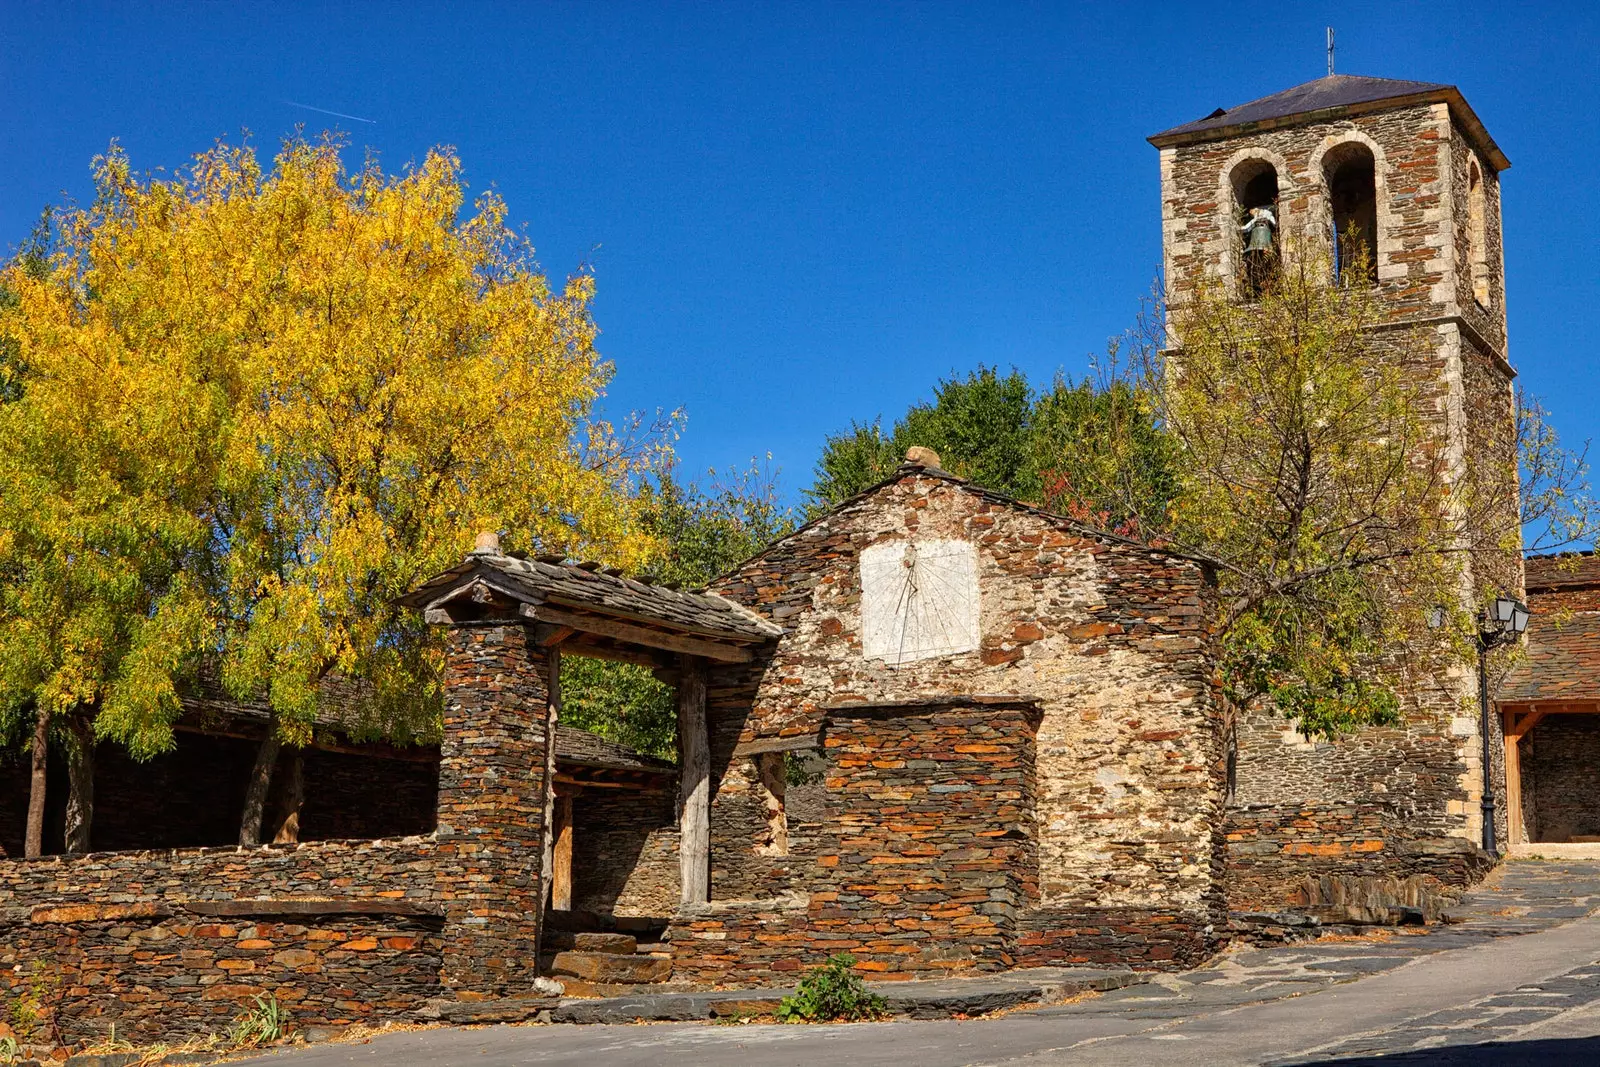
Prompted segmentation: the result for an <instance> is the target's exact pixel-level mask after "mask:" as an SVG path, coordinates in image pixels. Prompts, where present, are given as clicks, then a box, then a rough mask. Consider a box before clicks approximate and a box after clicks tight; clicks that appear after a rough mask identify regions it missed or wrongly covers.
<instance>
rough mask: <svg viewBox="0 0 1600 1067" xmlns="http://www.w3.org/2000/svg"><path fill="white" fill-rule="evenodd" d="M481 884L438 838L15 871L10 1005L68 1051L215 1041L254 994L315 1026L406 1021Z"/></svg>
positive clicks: (195, 853)
mask: <svg viewBox="0 0 1600 1067" xmlns="http://www.w3.org/2000/svg"><path fill="white" fill-rule="evenodd" d="M473 881H474V874H473V871H472V868H471V865H470V861H468V860H464V859H463V857H462V856H461V855H460V854H459V853H458V852H457V850H456V848H455V847H454V846H452V845H448V844H445V843H441V842H439V841H436V840H434V839H433V838H403V839H398V840H391V841H363V842H319V843H315V844H301V845H284V846H270V847H265V848H259V849H250V850H241V849H238V848H211V849H185V850H178V851H156V852H116V853H89V854H87V855H83V856H69V857H47V858H45V859H40V860H10V861H6V862H3V863H0V1003H4V1004H5V1005H7V1006H8V1010H9V1012H10V1013H11V1014H12V1015H13V1016H16V1015H17V1013H18V1011H19V1009H25V1007H26V1005H27V1004H28V1003H30V1002H37V1004H36V1007H37V1009H38V1010H39V1011H41V1012H43V1013H44V1015H46V1016H47V1017H48V1019H49V1021H50V1024H51V1025H52V1026H53V1027H54V1028H55V1029H56V1030H57V1031H58V1036H59V1038H60V1039H61V1040H62V1041H65V1042H76V1041H87V1040H93V1039H94V1038H97V1037H103V1036H105V1035H106V1034H107V1033H109V1031H110V1028H111V1026H112V1025H113V1024H115V1026H116V1029H117V1033H118V1034H119V1035H122V1034H126V1035H129V1036H130V1037H131V1036H133V1035H135V1034H137V1035H139V1036H140V1037H143V1038H148V1039H151V1040H155V1039H157V1038H165V1037H167V1036H168V1035H193V1034H201V1033H207V1032H216V1031H217V1030H219V1029H222V1028H225V1025H226V1022H227V1020H229V1019H231V1018H232V1017H233V1016H235V1015H236V1014H237V1013H238V1012H239V1011H240V1010H241V1009H244V1008H246V1007H249V1006H250V1004H251V1002H252V1001H251V998H252V997H254V996H257V995H270V996H273V997H275V998H276V999H277V1000H278V1001H279V1002H280V1003H281V1004H283V1005H284V1006H285V1007H287V1008H288V1009H289V1010H290V1011H291V1012H292V1013H293V1014H294V1017H295V1021H296V1022H297V1023H298V1024H302V1025H303V1024H307V1023H316V1022H354V1021H361V1020H366V1021H371V1020H375V1019H381V1018H386V1017H388V1018H393V1017H396V1016H398V1015H399V1014H401V1013H402V1012H404V1011H406V1010H409V1009H411V1008H415V1007H417V1006H419V1005H420V1003H421V1001H422V1000H424V999H426V998H427V997H430V996H435V995H438V993H439V992H440V990H441V981H442V977H441V955H442V951H443V931H444V928H445V925H446V923H447V922H449V921H450V920H451V919H452V918H453V919H454V920H455V921H456V922H457V923H460V922H463V921H468V920H470V918H471V916H470V915H469V914H468V909H467V907H466V906H465V903H464V902H463V900H462V898H466V897H468V896H470V894H471V893H472V891H473V884H472V883H473ZM23 1014H24V1015H25V1014H27V1012H26V1010H24V1011H23ZM8 1021H10V1022H11V1024H12V1025H13V1026H14V1027H15V1026H17V1025H18V1024H19V1023H22V1022H26V1020H25V1019H16V1018H14V1019H12V1020H8Z"/></svg>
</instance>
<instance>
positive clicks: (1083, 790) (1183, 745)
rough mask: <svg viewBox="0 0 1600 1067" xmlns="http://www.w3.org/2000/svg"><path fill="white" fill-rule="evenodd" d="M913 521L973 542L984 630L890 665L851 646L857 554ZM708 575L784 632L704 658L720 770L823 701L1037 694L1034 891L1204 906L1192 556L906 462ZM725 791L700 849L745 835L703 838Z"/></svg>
mask: <svg viewBox="0 0 1600 1067" xmlns="http://www.w3.org/2000/svg"><path fill="white" fill-rule="evenodd" d="M916 537H923V538H955V539H963V540H969V541H972V542H974V543H975V544H977V545H978V547H979V583H980V587H981V589H982V590H983V593H982V597H983V599H982V604H981V643H980V647H979V648H978V649H977V650H976V651H974V652H971V653H965V654H961V655H956V656H951V657H949V658H947V659H931V660H920V661H915V662H912V663H909V664H905V665H902V666H893V667H891V666H888V665H886V664H885V663H884V662H882V661H877V660H868V659H866V658H865V657H864V656H863V655H862V653H861V638H860V632H861V589H860V571H859V565H858V560H859V556H860V553H861V551H862V550H863V549H864V548H866V547H867V546H868V545H871V544H875V543H878V542H881V541H887V540H893V539H908V538H916ZM715 591H717V592H720V593H722V594H724V595H726V596H729V597H731V598H732V599H734V600H737V601H739V602H740V603H743V604H745V605H747V606H749V607H752V608H754V609H755V610H757V611H759V612H761V613H762V614H763V615H765V616H767V617H768V618H770V619H772V620H773V621H774V622H777V623H780V624H782V625H784V626H787V627H790V628H791V633H790V634H788V635H787V636H785V637H784V638H783V639H782V640H781V641H780V642H779V644H778V646H777V648H776V650H775V651H773V652H772V653H771V654H770V659H765V660H763V661H761V662H758V663H756V664H752V665H749V666H748V667H739V668H734V669H719V670H718V671H716V672H715V674H714V676H713V679H712V684H711V688H710V696H709V702H708V709H709V715H710V717H711V723H712V735H713V737H712V755H713V769H714V771H718V770H722V769H724V768H726V767H727V766H728V764H729V762H730V760H731V758H732V757H731V753H732V751H733V748H734V746H735V745H736V744H738V743H740V742H749V741H754V740H756V739H760V738H781V737H801V736H815V735H816V734H817V732H818V730H819V728H820V726H821V721H822V718H823V716H824V714H825V713H826V711H825V709H826V707H827V705H829V704H833V703H838V702H843V701H862V702H874V701H883V700H893V699H898V698H907V697H937V696H941V695H947V694H964V693H972V694H977V693H1007V694H1015V695H1020V696H1027V697H1033V698H1037V699H1038V701H1039V702H1040V708H1041V710H1042V712H1043V720H1042V722H1041V724H1040V727H1039V735H1038V767H1039V770H1038V776H1039V785H1038V824H1039V846H1038V847H1039V857H1040V898H1041V901H1042V902H1043V903H1045V904H1048V905H1050V906H1066V905H1080V906H1085V907H1140V906H1149V905H1154V906H1157V907H1169V906H1173V904H1174V903H1175V902H1181V904H1182V905H1183V906H1185V907H1189V908H1193V909H1197V910H1204V909H1205V907H1206V906H1207V903H1206V902H1207V901H1208V900H1209V899H1210V897H1211V894H1212V893H1213V890H1214V882H1213V878H1212V871H1211V862H1212V855H1213V851H1214V846H1215V842H1214V840H1213V836H1212V834H1213V828H1214V825H1215V820H1216V815H1217V812H1218V810H1219V802H1220V793H1221V758H1220V747H1219V743H1218V737H1217V732H1218V731H1217V723H1216V718H1215V715H1216V703H1215V700H1214V695H1213V691H1212V685H1213V681H1214V680H1213V677H1212V673H1213V667H1212V658H1211V652H1210V646H1209V639H1208V630H1207V627H1208V625H1209V621H1208V620H1209V615H1208V612H1209V610H1210V608H1211V607H1212V599H1211V598H1212V596H1213V592H1212V587H1211V585H1210V584H1209V583H1208V582H1207V580H1206V578H1205V576H1204V575H1203V574H1202V573H1201V571H1200V568H1199V567H1197V566H1196V565H1194V564H1192V563H1188V562H1186V561H1182V560H1178V559H1173V558H1170V557H1165V556H1161V555H1159V554H1156V553H1151V552H1148V551H1145V550H1142V549H1138V548H1134V547H1129V546H1124V545H1121V544H1118V543H1116V542H1112V541H1108V540H1104V539H1099V538H1095V537H1092V536H1088V535H1085V534H1082V533H1079V532H1077V531H1076V530H1075V529H1074V528H1071V527H1068V526H1065V525H1064V524H1061V523H1059V522H1057V521H1054V520H1051V519H1048V518H1046V517H1042V516H1040V515H1038V514H1036V513H1034V512H1031V511H1029V510H1026V509H1023V508H1019V507H1015V506H1012V505H1008V504H1005V503H1002V502H998V501H996V500H994V499H992V498H988V497H985V496H982V495H980V494H978V493H976V492H972V491H969V490H967V489H965V488H963V487H961V486H960V485H957V484H954V483H952V482H951V481H949V480H947V479H944V478H940V477H936V476H929V475H922V474H917V475H912V476H908V477H905V478H902V479H900V480H898V481H896V482H893V483H891V484H889V485H887V486H885V487H883V488H881V489H879V490H878V491H876V492H874V493H872V494H870V495H869V496H867V497H865V498H863V499H859V500H857V501H855V502H853V503H850V504H848V505H846V506H845V507H844V508H842V509H840V510H839V511H837V512H834V513H831V514H829V515H827V516H825V517H824V518H822V519H821V520H819V521H818V522H816V523H814V524H812V525H810V526H808V527H805V528H804V529H802V530H801V531H799V532H798V533H796V534H794V535H792V536H791V537H789V538H787V539H785V540H784V541H782V542H780V543H779V544H778V545H776V546H775V547H773V548H772V549H770V550H769V551H768V552H766V553H764V554H763V555H762V556H759V557H757V558H756V559H754V560H752V561H750V562H749V563H747V564H746V565H745V566H744V567H742V568H741V569H740V570H739V571H737V572H736V573H734V574H733V575H731V576H730V577H728V578H726V579H724V580H723V581H722V582H720V583H719V584H718V586H717V587H716V590H715ZM720 799H721V789H720V788H719V789H718V790H717V792H716V793H715V794H714V799H713V813H712V828H713V836H714V840H713V863H716V862H717V858H716V853H717V852H724V853H726V852H745V851H748V845H747V844H746V843H745V842H743V841H738V840H728V839H726V838H718V837H717V836H716V835H717V833H718V830H717V828H718V824H719V821H720V820H719V817H718V814H717V811H716V807H715V805H716V804H717V803H719V802H720ZM757 895H761V896H768V895H772V894H771V893H770V892H768V893H761V894H757Z"/></svg>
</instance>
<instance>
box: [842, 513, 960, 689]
mask: <svg viewBox="0 0 1600 1067" xmlns="http://www.w3.org/2000/svg"><path fill="white" fill-rule="evenodd" d="M978 638H979V634H978V549H977V546H976V545H974V544H972V542H970V541H946V540H928V541H883V542H880V543H878V544H875V545H872V546H870V547H868V548H867V549H865V550H864V551H862V553H861V651H862V653H863V654H864V655H865V656H866V657H867V658H868V659H881V660H883V661H884V662H885V663H887V664H889V665H890V666H894V665H896V664H901V663H911V662H913V661H915V660H921V659H935V658H938V657H941V656H953V655H956V654H957V653H960V652H971V651H973V650H974V649H976V648H977V647H978Z"/></svg>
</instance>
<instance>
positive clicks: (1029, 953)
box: [1017, 908, 1221, 970]
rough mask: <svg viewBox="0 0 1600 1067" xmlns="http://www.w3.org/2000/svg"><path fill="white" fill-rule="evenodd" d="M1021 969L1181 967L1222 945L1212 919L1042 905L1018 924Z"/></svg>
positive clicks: (1177, 913) (1150, 911)
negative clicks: (1084, 966) (1044, 907)
mask: <svg viewBox="0 0 1600 1067" xmlns="http://www.w3.org/2000/svg"><path fill="white" fill-rule="evenodd" d="M1017 929H1018V935H1017V963H1018V965H1019V966H1022V967H1073V966H1083V965H1092V966H1097V967H1133V968H1135V969H1141V970H1181V969H1183V968H1187V967H1194V966H1197V965H1199V964H1200V963H1201V962H1203V961H1204V960H1205V959H1206V957H1208V956H1210V955H1211V954H1212V953H1213V952H1215V951H1216V950H1217V948H1218V947H1219V946H1220V944H1221V938H1220V937H1219V935H1218V934H1217V932H1216V929H1215V925H1214V923H1213V921H1212V917H1211V916H1209V915H1206V914H1204V913H1198V912H1182V911H1163V910H1157V909H1134V908H1098V909H1096V908H1089V909H1079V910H1068V909H1058V908H1048V909H1041V910H1039V911H1035V912H1031V913H1029V914H1028V915H1025V916H1023V917H1022V918H1021V919H1020V920H1019V921H1018V924H1017Z"/></svg>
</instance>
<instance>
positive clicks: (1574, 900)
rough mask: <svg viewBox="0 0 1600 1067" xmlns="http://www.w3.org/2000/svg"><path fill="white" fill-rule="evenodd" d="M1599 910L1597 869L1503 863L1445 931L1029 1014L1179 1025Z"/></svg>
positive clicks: (1262, 953)
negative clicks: (1197, 1015) (1114, 1017)
mask: <svg viewBox="0 0 1600 1067" xmlns="http://www.w3.org/2000/svg"><path fill="white" fill-rule="evenodd" d="M1596 910H1600V863H1594V864H1562V865H1554V864H1548V863H1536V862H1516V863H1508V864H1506V865H1505V866H1504V867H1502V868H1500V869H1499V870H1498V871H1496V872H1495V873H1494V874H1492V875H1490V877H1489V878H1488V879H1487V880H1485V882H1484V883H1483V884H1482V885H1480V886H1479V887H1478V888H1477V889H1475V890H1473V891H1472V892H1471V893H1469V894H1468V895H1467V896H1466V897H1465V898H1464V899H1463V900H1462V901H1461V903H1460V904H1458V905H1457V906H1456V907H1454V908H1451V909H1450V911H1449V912H1448V917H1449V919H1450V920H1451V921H1450V923H1449V925H1446V926H1443V927H1435V928H1433V929H1428V930H1424V929H1423V928H1421V927H1413V928H1402V929H1399V930H1395V931H1393V932H1388V931H1384V932H1381V933H1379V934H1377V935H1371V936H1367V937H1362V938H1359V939H1356V938H1350V939H1339V938H1323V939H1321V940H1318V941H1310V942H1305V943H1303V944H1297V945H1288V946H1282V947H1275V948H1266V949H1245V950H1243V951H1237V952H1230V953H1226V954H1224V955H1223V956H1222V957H1220V958H1219V959H1217V960H1215V961H1214V962H1212V963H1211V964H1210V965H1208V966H1205V967H1202V968H1200V969H1198V970H1194V971H1188V972H1186V973H1184V974H1175V975H1160V976H1158V977H1157V978H1155V979H1154V980H1153V981H1151V982H1149V983H1148V984H1144V985H1137V986H1130V987H1128V988H1126V989H1120V990H1116V991H1114V992H1111V993H1107V994H1105V995H1104V996H1101V997H1097V998H1095V999H1093V1000H1090V1001H1084V1002H1081V1003H1077V1004H1067V1005H1062V1006H1060V1007H1056V1008H1040V1009H1036V1010H1035V1011H1034V1012H1033V1013H1032V1014H1037V1015H1043V1016H1070V1015H1083V1014H1117V1015H1123V1016H1125V1017H1131V1018H1142V1019H1176V1018H1182V1017H1184V1016H1188V1015H1193V1014H1195V1013H1196V1012H1201V1011H1206V1010H1216V1009H1220V1008H1230V1007H1241V1006H1243V1005H1247V1004H1260V1003H1264V1002H1266V1001H1271V1000H1279V999H1282V998H1284V997H1298V996H1304V995H1306V994H1308V993H1315V992H1317V991H1319V990H1322V989H1325V988H1328V987H1329V986H1333V985H1338V984H1341V983H1344V982H1349V981H1352V980H1354V979H1357V978H1362V977H1367V976H1370V975H1375V974H1381V973H1383V972H1385V971H1390V970H1394V969H1395V968H1397V967H1403V966H1405V965H1406V964H1408V963H1411V962H1412V961H1414V960H1417V959H1419V958H1422V957H1424V956H1431V955H1433V954H1435V953H1439V952H1450V951H1454V950H1457V949H1463V948H1469V947H1471V946H1473V945H1481V944H1484V943H1485V942H1489V941H1493V940H1496V939H1498V938H1503V937H1508V936H1516V935H1520V934H1528V933H1534V932H1536V931H1539V930H1546V929H1549V928H1550V927H1553V926H1557V925H1559V924H1561V923H1567V922H1572V921H1573V920H1575V919H1580V918H1583V917H1584V916H1586V915H1588V914H1590V913H1591V912H1593V911H1596Z"/></svg>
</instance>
